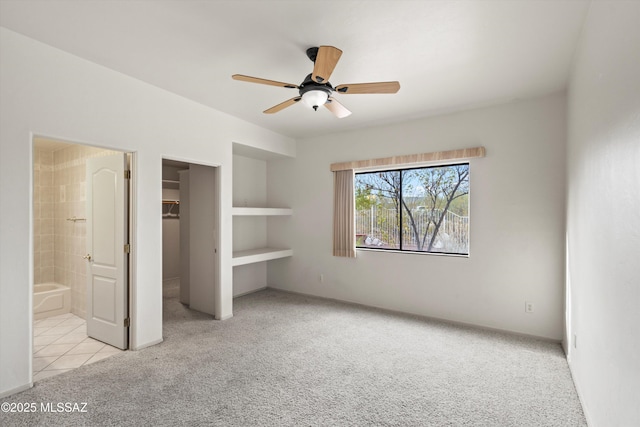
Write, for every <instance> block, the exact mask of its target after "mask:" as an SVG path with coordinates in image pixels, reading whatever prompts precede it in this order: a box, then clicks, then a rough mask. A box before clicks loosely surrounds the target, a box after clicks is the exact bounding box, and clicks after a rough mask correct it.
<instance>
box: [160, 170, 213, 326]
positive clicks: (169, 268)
mask: <svg viewBox="0 0 640 427" xmlns="http://www.w3.org/2000/svg"><path fill="white" fill-rule="evenodd" d="M219 169H220V168H219V167H218V166H212V165H203V164H196V163H191V162H186V161H179V160H172V159H163V160H162V275H163V287H162V289H163V319H164V321H165V322H166V321H167V320H169V319H177V318H183V317H185V316H194V315H196V314H195V313H193V312H194V311H195V312H198V315H204V316H208V317H209V318H213V317H215V316H216V312H215V307H216V298H215V295H216V292H217V291H218V286H219V274H220V269H219V253H218V252H219V251H218V248H219V235H220V233H219V206H220V202H219V191H220V190H219V183H220V178H219Z"/></svg>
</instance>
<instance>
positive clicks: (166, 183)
mask: <svg viewBox="0 0 640 427" xmlns="http://www.w3.org/2000/svg"><path fill="white" fill-rule="evenodd" d="M162 188H170V189H174V190H178V189H179V188H180V181H175V180H173V179H163V180H162Z"/></svg>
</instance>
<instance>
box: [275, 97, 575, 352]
mask: <svg viewBox="0 0 640 427" xmlns="http://www.w3.org/2000/svg"><path fill="white" fill-rule="evenodd" d="M565 111H566V98H565V96H564V94H554V95H552V96H548V97H543V98H539V99H534V100H528V101H524V102H518V103H511V104H506V105H501V106H496V107H491V108H484V109H478V110H474V111H467V112H462V113H458V114H451V115H447V116H440V117H435V118H429V119H422V120H417V121H412V122H407V123H402V124H397V125H391V126H384V127H377V128H369V129H365V130H360V131H354V132H348V133H338V134H334V135H329V136H325V137H316V138H310V139H307V140H303V141H299V142H298V145H297V155H296V159H295V161H291V160H280V161H273V162H269V164H268V191H269V200H270V202H271V203H274V204H275V205H278V204H281V205H284V206H288V205H289V206H291V207H292V208H293V212H294V214H293V216H292V217H291V218H290V219H288V220H287V221H279V222H272V223H270V226H269V227H270V228H269V235H268V239H269V245H270V246H271V245H272V246H276V247H277V246H280V247H292V248H293V250H294V256H293V257H292V258H290V259H284V260H278V261H271V262H270V263H269V266H268V283H269V286H271V287H275V288H280V289H286V290H291V291H296V292H302V293H307V294H313V295H319V296H323V297H330V298H336V299H340V300H346V301H353V302H357V303H362V304H367V305H371V306H378V307H384V308H387V309H392V310H399V311H403V312H409V313H416V314H421V315H426V316H432V317H437V318H442V319H449V320H453V321H458V322H466V323H472V324H476V325H482V326H485V327H491V328H499V329H504V330H509V331H515V332H519V333H525V334H531V335H536V336H541V337H546V338H551V339H555V340H560V339H561V338H562V330H563V314H562V313H563V289H564V282H563V279H564V265H563V259H564V246H563V245H564V195H565V194H564V185H565V173H564V165H565V146H566V145H565V140H566V132H565V130H566V121H565ZM345 120H348V119H345ZM474 146H484V147H485V148H486V150H487V156H486V157H485V158H481V159H474V160H472V161H471V181H470V184H471V198H470V200H471V201H470V203H471V242H470V253H471V255H470V257H469V258H465V257H448V256H436V255H414V254H398V253H383V252H372V251H360V250H359V251H358V256H357V258H356V259H345V258H337V257H333V256H332V255H331V253H332V251H331V248H332V209H333V199H332V194H333V176H332V173H331V172H330V171H329V165H330V164H331V163H333V162H340V161H348V160H360V159H368V158H377V157H385V156H392V155H402V154H412V153H424V152H432V151H440V150H450V149H456V148H466V147H474ZM319 274H323V275H324V283H320V281H319V277H318V276H319ZM525 301H531V302H533V303H534V305H535V312H534V313H531V314H527V313H525V310H524V307H525Z"/></svg>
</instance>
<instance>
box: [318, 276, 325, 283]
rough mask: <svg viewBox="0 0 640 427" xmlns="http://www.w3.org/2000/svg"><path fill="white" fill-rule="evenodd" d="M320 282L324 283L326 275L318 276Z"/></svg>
mask: <svg viewBox="0 0 640 427" xmlns="http://www.w3.org/2000/svg"><path fill="white" fill-rule="evenodd" d="M318 282H320V283H324V274H320V275H318Z"/></svg>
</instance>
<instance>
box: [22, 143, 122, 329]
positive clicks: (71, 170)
mask: <svg viewBox="0 0 640 427" xmlns="http://www.w3.org/2000/svg"><path fill="white" fill-rule="evenodd" d="M114 153H115V152H114V151H109V150H103V149H100V148H94V147H87V146H83V145H69V146H67V147H65V148H61V149H57V150H55V151H49V152H48V153H47V151H46V149H41V148H38V147H36V148H35V150H34V175H36V176H37V175H38V172H39V173H40V174H39V175H40V176H39V177H38V178H37V179H36V177H35V176H34V228H35V230H34V236H39V239H38V237H36V242H35V243H34V248H35V251H34V257H35V259H34V266H36V270H35V278H34V280H35V283H42V282H45V281H55V282H57V283H60V284H63V285H66V286H69V287H70V288H71V311H72V312H73V313H74V314H75V315H77V316H79V317H81V318H83V319H85V318H86V295H87V292H86V287H87V284H86V283H87V282H86V268H87V261H86V260H84V259H83V258H82V256H83V255H85V254H86V234H87V228H86V227H87V223H86V221H82V220H81V221H76V222H73V221H69V220H68V218H73V217H76V218H80V219H86V210H85V200H86V187H85V183H86V178H85V174H86V172H85V168H86V160H87V159H88V158H92V157H99V156H105V155H109V154H114ZM43 159H44V161H49V162H50V166H47V165H46V163H44V161H43ZM49 159H50V160H49ZM38 164H39V166H37V165H38ZM43 169H44V170H45V171H46V170H47V169H50V170H51V172H49V173H50V174H51V175H49V174H48V173H46V172H45V173H44V174H43ZM43 177H44V179H43ZM49 177H50V178H49ZM47 179H48V181H47ZM46 182H50V185H46V186H43V183H46ZM36 183H38V184H39V185H38V186H37V187H36ZM36 189H38V190H36ZM36 193H38V198H36ZM37 200H39V202H38V201H37ZM37 203H39V205H40V206H39V207H38V209H36V204H37ZM38 211H39V213H36V212H38ZM36 218H38V219H37V220H36ZM38 228H39V229H38ZM47 233H48V234H47ZM49 238H50V239H49ZM38 240H39V241H40V243H39V245H38ZM49 248H50V250H49ZM38 270H40V271H39V272H38Z"/></svg>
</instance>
